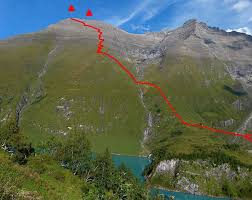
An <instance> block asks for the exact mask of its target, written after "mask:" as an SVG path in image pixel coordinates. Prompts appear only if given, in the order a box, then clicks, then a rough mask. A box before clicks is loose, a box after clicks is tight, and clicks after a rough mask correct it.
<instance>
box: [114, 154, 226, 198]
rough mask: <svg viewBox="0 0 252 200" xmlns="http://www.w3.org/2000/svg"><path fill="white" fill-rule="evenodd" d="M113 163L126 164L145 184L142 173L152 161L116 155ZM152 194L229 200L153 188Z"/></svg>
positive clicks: (145, 158)
mask: <svg viewBox="0 0 252 200" xmlns="http://www.w3.org/2000/svg"><path fill="white" fill-rule="evenodd" d="M112 158H113V161H114V163H115V165H116V166H119V165H120V164H122V163H124V164H125V165H126V166H127V167H128V168H129V169H131V171H132V173H133V174H134V175H135V176H136V177H137V178H138V179H139V180H141V181H142V182H144V177H143V175H142V172H143V170H144V168H145V166H147V165H148V164H149V163H150V162H151V161H150V160H149V159H148V158H147V157H138V156H124V155H116V154H113V156H112ZM151 192H152V193H153V194H154V193H156V192H158V193H159V194H163V195H164V196H165V197H167V198H168V197H169V196H174V197H175V200H228V198H214V197H209V196H203V195H193V194H188V193H183V192H172V191H168V190H163V189H157V188H153V189H152V190H151Z"/></svg>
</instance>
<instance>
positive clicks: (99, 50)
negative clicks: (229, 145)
mask: <svg viewBox="0 0 252 200" xmlns="http://www.w3.org/2000/svg"><path fill="white" fill-rule="evenodd" d="M70 19H71V20H72V21H75V22H78V23H80V24H82V25H83V26H85V27H88V28H91V29H93V30H95V31H96V32H97V33H98V44H97V51H96V53H97V54H102V55H104V56H106V57H108V58H110V59H111V60H113V61H114V62H115V63H116V64H117V65H118V66H119V67H121V68H122V69H123V70H124V71H125V72H126V73H127V74H128V76H129V77H130V78H131V79H132V81H133V82H134V83H135V84H137V85H148V86H150V87H153V88H155V89H156V90H157V91H158V92H159V93H160V95H161V96H162V97H163V99H164V100H165V102H166V104H167V105H168V107H169V108H170V109H171V110H172V113H173V114H174V116H175V117H176V118H177V119H178V120H179V121H180V123H181V124H184V125H185V126H188V127H196V128H199V129H207V130H209V131H212V132H216V133H222V134H226V135H232V136H236V137H242V138H243V139H245V140H247V141H249V142H252V134H249V133H247V134H242V133H236V132H231V131H225V130H221V129H216V128H212V127H209V126H205V125H202V124H192V123H188V122H186V121H184V120H183V118H182V117H181V116H180V115H179V114H178V113H177V111H176V109H175V108H174V107H173V105H172V104H171V102H170V101H169V100H168V98H167V97H166V95H165V93H164V92H163V91H162V89H161V88H160V87H159V86H158V85H155V84H153V83H150V82H145V81H138V80H137V79H136V77H135V76H134V75H133V74H132V73H131V72H130V71H129V70H128V69H127V68H126V67H125V66H124V65H123V64H122V63H121V62H120V61H119V60H117V59H116V58H115V57H114V56H113V55H110V54H109V53H107V52H103V51H102V50H103V47H104V46H103V42H104V38H103V32H102V30H101V29H100V28H97V27H95V26H92V25H90V24H87V23H86V22H83V21H81V20H79V19H75V18H70Z"/></svg>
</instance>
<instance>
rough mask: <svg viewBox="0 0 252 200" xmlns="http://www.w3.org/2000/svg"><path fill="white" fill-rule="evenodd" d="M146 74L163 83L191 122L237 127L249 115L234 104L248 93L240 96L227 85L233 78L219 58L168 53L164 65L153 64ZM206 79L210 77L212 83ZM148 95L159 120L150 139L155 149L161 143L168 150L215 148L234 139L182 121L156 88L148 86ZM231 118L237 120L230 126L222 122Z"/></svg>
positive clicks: (147, 99)
mask: <svg viewBox="0 0 252 200" xmlns="http://www.w3.org/2000/svg"><path fill="white" fill-rule="evenodd" d="M145 77H146V79H147V80H149V81H151V82H153V83H156V84H158V85H160V86H161V88H162V89H163V90H164V92H165V93H166V95H167V97H168V98H169V100H170V101H171V103H172V104H173V106H174V107H175V108H176V110H177V111H178V113H179V114H180V115H181V116H182V117H183V119H185V120H186V121H188V122H193V123H203V124H206V125H209V126H213V127H218V128H222V129H226V130H233V129H235V128H236V127H237V125H238V124H239V122H240V121H241V119H242V118H244V117H245V116H246V112H245V111H243V112H238V111H236V110H235V109H234V108H233V107H232V105H231V104H232V103H233V102H234V101H235V100H237V99H238V98H240V99H245V98H246V97H237V96H235V95H234V94H232V93H230V92H228V91H226V90H224V89H223V86H224V85H225V84H226V85H231V84H232V83H233V81H232V80H231V78H230V77H229V76H228V75H227V74H226V73H225V72H224V67H223V65H222V64H221V63H220V62H218V61H217V60H210V59H202V60H198V61H196V60H195V59H192V58H190V57H176V58H175V57H167V58H166V60H165V61H164V63H163V64H162V66H161V67H160V66H151V67H149V68H148V69H147V71H146V76H145ZM206 80H209V81H210V85H209V86H207V85H206V82H205V81H206ZM145 97H146V98H145V99H146V102H147V103H148V105H149V109H150V110H151V111H152V113H153V114H154V121H155V122H156V123H155V127H154V134H153V135H154V136H153V137H152V138H151V139H150V141H149V144H150V147H151V149H153V148H157V147H161V148H163V149H164V151H165V150H170V151H172V152H174V153H190V152H192V151H193V150H195V149H196V148H198V147H200V148H202V147H203V148H205V149H209V150H213V149H215V148H217V147H220V146H222V145H223V144H224V143H225V140H230V139H232V138H230V136H223V135H221V134H219V133H213V132H210V131H207V130H202V129H198V128H188V127H185V126H182V125H180V123H178V121H177V119H175V118H174V116H172V114H171V112H170V109H169V108H167V105H166V104H165V103H164V100H163V99H162V98H161V97H160V96H159V94H157V93H156V91H155V90H154V89H151V88H145ZM167 109H168V111H167ZM231 118H233V119H235V120H236V122H237V123H236V124H234V125H233V126H230V127H220V126H219V124H218V122H219V121H222V120H227V119H231ZM178 130H179V131H178ZM223 138H224V139H225V140H223Z"/></svg>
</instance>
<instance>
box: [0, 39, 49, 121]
mask: <svg viewBox="0 0 252 200" xmlns="http://www.w3.org/2000/svg"><path fill="white" fill-rule="evenodd" d="M51 45H52V44H51V42H50V41H49V40H46V41H43V42H39V41H34V42H33V43H22V44H19V43H17V44H16V45H15V43H14V44H12V45H8V46H0V98H1V103H0V108H2V109H3V110H2V111H1V112H0V118H3V117H4V116H5V115H6V114H7V112H9V110H15V108H16V104H17V102H18V101H19V100H20V97H21V95H22V94H23V93H24V92H25V90H26V89H27V88H28V87H29V85H30V83H31V82H33V81H34V79H35V78H36V75H37V73H38V71H39V69H40V68H41V67H42V66H43V64H44V62H45V60H46V59H47V54H48V52H49V49H50V48H51ZM7 108H9V109H7Z"/></svg>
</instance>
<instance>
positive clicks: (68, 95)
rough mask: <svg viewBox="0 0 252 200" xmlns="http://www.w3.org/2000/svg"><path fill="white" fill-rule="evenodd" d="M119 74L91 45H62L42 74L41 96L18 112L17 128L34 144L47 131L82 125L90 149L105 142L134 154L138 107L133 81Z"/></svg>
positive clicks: (57, 132)
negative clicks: (19, 125) (43, 74)
mask: <svg viewBox="0 0 252 200" xmlns="http://www.w3.org/2000/svg"><path fill="white" fill-rule="evenodd" d="M84 46H85V45H84ZM66 72H68V73H66ZM125 77H126V75H125V74H122V71H121V70H119V68H118V66H116V65H115V64H114V63H111V60H109V59H107V58H104V57H101V56H99V55H97V54H96V53H95V49H93V48H86V47H85V48H83V46H81V45H80V46H79V45H73V46H71V45H69V46H67V47H65V48H64V50H62V51H60V52H58V53H56V55H55V57H54V58H53V59H52V61H51V62H50V64H49V66H48V72H47V73H46V75H45V76H44V77H43V85H44V91H45V93H46V96H45V97H44V98H43V99H42V100H41V101H39V102H36V103H34V104H32V105H30V106H29V107H28V108H27V109H26V110H25V112H24V113H23V116H22V121H21V131H22V132H23V133H24V134H25V135H26V136H27V137H28V138H29V139H30V140H31V142H33V143H34V145H37V144H39V143H40V142H42V141H46V139H47V138H48V136H50V135H52V134H53V135H59V136H62V135H64V133H70V132H73V131H74V130H79V131H81V130H84V131H85V132H88V138H89V140H90V141H91V143H92V147H93V150H94V151H96V152H103V151H104V150H105V149H106V148H107V147H109V148H110V149H111V151H112V152H114V153H123V154H129V155H135V154H138V153H139V152H140V151H141V145H140V141H141V140H142V133H143V129H144V123H145V119H144V117H145V114H144V108H143V106H142V105H141V102H140V100H139V97H138V96H137V88H136V86H135V85H134V84H133V83H132V82H131V81H130V80H129V79H125ZM136 111H137V112H136ZM68 127H70V129H71V130H70V129H69V128H68Z"/></svg>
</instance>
